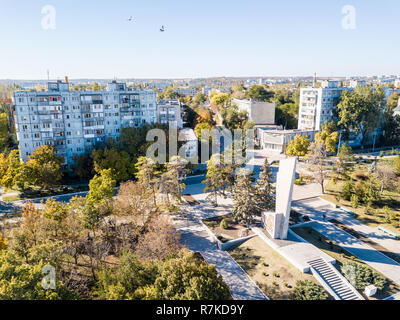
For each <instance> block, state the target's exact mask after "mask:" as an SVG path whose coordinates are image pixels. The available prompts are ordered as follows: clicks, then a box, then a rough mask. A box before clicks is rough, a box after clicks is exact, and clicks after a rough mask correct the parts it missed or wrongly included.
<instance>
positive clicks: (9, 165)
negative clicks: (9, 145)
mask: <svg viewBox="0 0 400 320" xmlns="http://www.w3.org/2000/svg"><path fill="white" fill-rule="evenodd" d="M25 180H26V170H25V165H24V163H23V162H22V161H21V160H20V159H19V151H18V150H11V152H10V153H9V155H8V157H6V156H5V155H4V154H0V184H1V185H2V186H4V187H5V188H13V187H14V186H17V187H18V188H21V189H22V190H24V186H25Z"/></svg>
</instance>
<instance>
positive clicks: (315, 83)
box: [313, 72, 317, 88]
mask: <svg viewBox="0 0 400 320" xmlns="http://www.w3.org/2000/svg"><path fill="white" fill-rule="evenodd" d="M316 86H317V73H316V72H314V81H313V88H315V87H316Z"/></svg>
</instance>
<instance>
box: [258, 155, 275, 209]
mask: <svg viewBox="0 0 400 320" xmlns="http://www.w3.org/2000/svg"><path fill="white" fill-rule="evenodd" d="M272 179H273V175H272V171H271V168H270V166H269V162H268V159H265V161H264V164H263V166H262V169H261V172H260V177H259V179H258V180H257V184H256V191H257V205H258V206H259V208H260V210H261V211H268V210H272V209H273V207H274V205H275V198H274V196H273V194H274V193H275V188H274V186H273V185H272Z"/></svg>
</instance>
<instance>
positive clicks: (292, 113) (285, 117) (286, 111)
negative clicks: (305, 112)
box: [275, 103, 299, 129]
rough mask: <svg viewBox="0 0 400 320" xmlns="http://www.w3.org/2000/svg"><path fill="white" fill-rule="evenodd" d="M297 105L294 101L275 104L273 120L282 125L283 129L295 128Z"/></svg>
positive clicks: (296, 123)
mask: <svg viewBox="0 0 400 320" xmlns="http://www.w3.org/2000/svg"><path fill="white" fill-rule="evenodd" d="M298 114H299V108H298V105H296V104H294V103H285V104H281V105H279V106H276V109H275V122H276V124H279V125H282V126H283V127H284V128H285V129H296V128H297V125H298Z"/></svg>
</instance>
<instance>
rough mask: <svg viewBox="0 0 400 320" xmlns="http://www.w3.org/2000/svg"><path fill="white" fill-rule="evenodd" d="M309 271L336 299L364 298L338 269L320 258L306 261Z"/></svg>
mask: <svg viewBox="0 0 400 320" xmlns="http://www.w3.org/2000/svg"><path fill="white" fill-rule="evenodd" d="M308 264H309V265H310V269H311V272H312V273H313V274H314V276H315V277H316V278H317V279H318V281H319V282H320V283H321V284H322V286H323V287H324V288H325V289H326V290H327V291H328V292H329V293H330V294H331V295H332V296H333V297H334V298H335V299H336V300H364V298H363V297H362V295H361V294H360V293H359V292H358V291H357V290H356V289H355V288H354V287H353V286H352V285H351V284H350V283H349V282H348V281H347V279H346V278H344V277H343V276H342V275H341V274H340V273H339V271H338V270H336V268H335V267H334V266H332V265H331V264H330V263H328V262H326V261H325V260H324V259H322V258H315V259H312V260H310V261H308Z"/></svg>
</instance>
